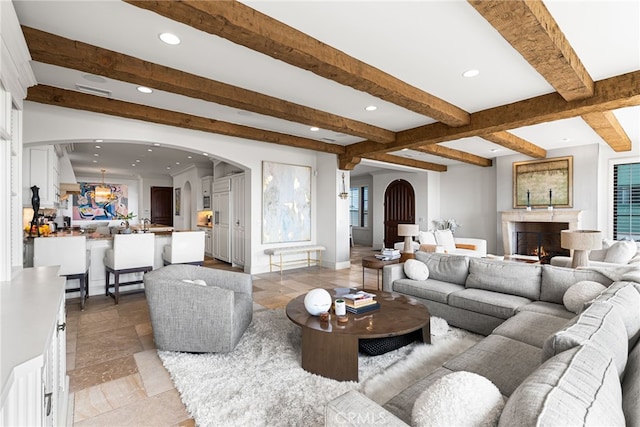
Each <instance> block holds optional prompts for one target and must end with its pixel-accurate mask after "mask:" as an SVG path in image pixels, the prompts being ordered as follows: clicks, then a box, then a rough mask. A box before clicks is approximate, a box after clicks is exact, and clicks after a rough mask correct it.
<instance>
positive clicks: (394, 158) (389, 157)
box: [362, 153, 447, 172]
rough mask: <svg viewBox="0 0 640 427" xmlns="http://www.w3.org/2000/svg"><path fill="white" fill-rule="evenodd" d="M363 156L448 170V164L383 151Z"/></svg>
mask: <svg viewBox="0 0 640 427" xmlns="http://www.w3.org/2000/svg"><path fill="white" fill-rule="evenodd" d="M362 157H363V158H365V159H371V160H379V161H381V162H385V163H391V164H394V165H402V166H411V167H414V168H418V169H425V170H431V171H435V172H446V171H447V166H446V165H440V164H437V163H431V162H423V161H420V160H415V159H408V158H406V157H400V156H394V155H393V154H383V153H379V154H367V155H363V156H362Z"/></svg>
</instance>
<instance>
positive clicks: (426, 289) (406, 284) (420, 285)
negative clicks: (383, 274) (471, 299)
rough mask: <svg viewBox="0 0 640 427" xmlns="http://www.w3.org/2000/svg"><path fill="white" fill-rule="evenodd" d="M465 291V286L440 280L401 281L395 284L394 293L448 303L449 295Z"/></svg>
mask: <svg viewBox="0 0 640 427" xmlns="http://www.w3.org/2000/svg"><path fill="white" fill-rule="evenodd" d="M462 290H464V286H462V285H456V284H453V283H448V282H441V281H440V280H434V279H427V280H424V281H418V280H411V279H400V280H396V281H395V282H393V291H394V292H400V293H403V294H406V295H411V296H412V297H417V298H422V299H427V300H431V301H437V302H441V303H443V304H446V303H447V299H448V297H449V294H450V293H452V292H456V291H462Z"/></svg>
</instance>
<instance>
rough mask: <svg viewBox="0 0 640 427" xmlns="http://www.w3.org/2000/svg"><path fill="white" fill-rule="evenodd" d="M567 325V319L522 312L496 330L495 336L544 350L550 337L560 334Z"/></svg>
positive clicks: (494, 331)
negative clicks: (545, 343) (543, 347)
mask: <svg viewBox="0 0 640 427" xmlns="http://www.w3.org/2000/svg"><path fill="white" fill-rule="evenodd" d="M566 324H567V319H564V318H562V317H556V316H551V315H548V314H542V313H535V312H533V311H522V312H520V313H517V314H516V315H515V316H513V317H512V318H510V319H507V320H506V321H505V322H504V323H503V324H501V325H500V326H498V327H497V328H495V329H494V330H493V334H496V335H502V336H503V337H507V338H511V339H514V340H517V341H521V342H523V343H526V344H529V345H533V346H535V347H538V348H542V346H543V345H544V341H545V340H546V339H547V338H548V337H549V335H552V334H554V333H556V332H558V331H559V330H560V329H562V328H563V327H564V326H565V325H566Z"/></svg>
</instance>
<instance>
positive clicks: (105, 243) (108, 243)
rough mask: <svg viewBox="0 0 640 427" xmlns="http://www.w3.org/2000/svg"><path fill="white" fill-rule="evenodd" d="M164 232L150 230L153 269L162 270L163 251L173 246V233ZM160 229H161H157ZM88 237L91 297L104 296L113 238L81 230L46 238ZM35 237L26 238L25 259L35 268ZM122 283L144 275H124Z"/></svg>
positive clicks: (134, 286) (73, 293) (62, 232)
mask: <svg viewBox="0 0 640 427" xmlns="http://www.w3.org/2000/svg"><path fill="white" fill-rule="evenodd" d="M162 227H163V231H157V232H155V231H154V227H153V226H152V227H151V228H150V233H151V234H153V235H154V236H155V247H154V253H155V255H154V262H153V268H154V269H156V268H160V267H162V266H163V262H162V249H163V248H164V246H165V245H169V244H171V233H172V231H166V230H167V229H168V228H170V227H167V226H162ZM156 229H160V227H156ZM81 235H84V236H87V251H88V252H89V253H90V260H91V265H90V266H89V295H104V293H105V278H106V275H105V268H104V262H103V260H104V256H105V253H106V251H107V250H108V249H111V248H113V236H111V235H106V234H100V233H97V232H93V233H85V232H83V231H81V230H70V231H59V232H57V233H51V234H49V236H47V237H45V238H47V239H62V238H65V237H69V236H81ZM33 237H37V236H26V238H25V258H24V266H25V267H32V266H33ZM120 277H121V279H120V281H121V282H128V281H133V280H138V279H141V278H142V273H132V274H126V275H125V274H123V275H121V276H120ZM128 289H131V290H134V289H142V284H140V285H132V286H130V287H128ZM79 296H80V292H70V293H68V294H67V298H74V297H79Z"/></svg>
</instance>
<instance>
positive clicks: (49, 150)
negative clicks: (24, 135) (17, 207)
mask: <svg viewBox="0 0 640 427" xmlns="http://www.w3.org/2000/svg"><path fill="white" fill-rule="evenodd" d="M22 166H23V168H22V186H23V189H24V192H23V195H22V200H23V203H24V205H25V206H31V197H32V192H31V187H33V186H34V185H35V186H37V187H38V188H39V189H40V190H39V195H40V208H54V207H57V203H58V196H59V189H58V187H59V182H58V180H59V178H58V156H57V155H56V152H55V149H54V148H53V146H52V145H47V146H42V147H32V148H25V149H24V150H23V162H22Z"/></svg>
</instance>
